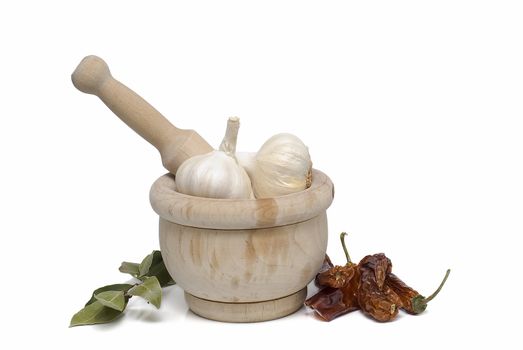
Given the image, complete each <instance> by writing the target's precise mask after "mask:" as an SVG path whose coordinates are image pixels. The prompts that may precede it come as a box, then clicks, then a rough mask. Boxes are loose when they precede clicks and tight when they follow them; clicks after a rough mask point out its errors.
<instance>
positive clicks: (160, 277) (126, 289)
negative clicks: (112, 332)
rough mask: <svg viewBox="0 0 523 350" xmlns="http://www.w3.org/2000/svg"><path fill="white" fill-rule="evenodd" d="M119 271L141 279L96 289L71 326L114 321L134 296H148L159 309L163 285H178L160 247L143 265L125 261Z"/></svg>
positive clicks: (74, 316) (150, 301)
mask: <svg viewBox="0 0 523 350" xmlns="http://www.w3.org/2000/svg"><path fill="white" fill-rule="evenodd" d="M119 270H120V272H122V273H127V274H130V275H131V276H133V277H134V278H136V279H138V280H140V282H139V283H135V284H128V283H123V284H110V285H107V286H103V287H100V288H97V289H95V290H94V291H93V293H92V295H91V298H90V299H89V301H88V302H87V303H86V304H85V306H84V308H83V309H81V310H80V311H78V312H77V313H76V314H74V315H73V317H72V318H71V322H70V324H69V327H75V326H83V325H92V324H100V323H108V322H111V321H113V320H115V319H116V318H118V317H119V316H120V315H122V313H123V312H124V310H125V307H126V306H127V303H128V302H129V299H131V298H132V297H133V296H137V297H141V298H144V299H145V300H147V302H148V303H150V304H153V305H154V306H155V307H156V308H158V309H159V308H160V306H161V303H162V287H166V286H169V285H173V284H175V282H174V280H173V279H172V278H171V276H170V275H169V272H168V271H167V268H166V267H165V264H164V262H163V259H162V254H161V253H160V251H158V250H154V251H153V252H152V253H151V254H149V255H147V256H146V257H145V258H144V259H143V260H142V262H141V263H139V264H138V263H132V262H127V261H124V262H122V264H121V265H120V268H119Z"/></svg>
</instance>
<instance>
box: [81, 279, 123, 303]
mask: <svg viewBox="0 0 523 350" xmlns="http://www.w3.org/2000/svg"><path fill="white" fill-rule="evenodd" d="M132 287H133V285H132V284H110V285H108V286H103V287H100V288H98V289H95V291H94V292H93V295H92V296H91V299H89V301H88V302H87V303H86V304H85V306H87V305H89V304H92V303H94V302H95V301H96V298H95V295H96V294H99V293H102V292H107V291H123V292H127V291H128V290H129V289H131V288H132Z"/></svg>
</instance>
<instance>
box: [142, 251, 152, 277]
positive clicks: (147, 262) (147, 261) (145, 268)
mask: <svg viewBox="0 0 523 350" xmlns="http://www.w3.org/2000/svg"><path fill="white" fill-rule="evenodd" d="M153 255H154V252H153V253H151V254H149V255H147V256H146V257H145V258H144V259H143V260H142V262H141V263H140V265H139V266H138V271H139V274H138V276H139V277H142V276H145V275H146V274H147V272H149V269H150V268H151V265H152V263H153Z"/></svg>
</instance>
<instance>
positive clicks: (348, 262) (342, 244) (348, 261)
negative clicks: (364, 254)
mask: <svg viewBox="0 0 523 350" xmlns="http://www.w3.org/2000/svg"><path fill="white" fill-rule="evenodd" d="M345 236H347V232H342V233H341V234H340V240H341V246H342V247H343V252H344V253H345V258H346V259H347V264H352V260H351V259H350V256H349V251H348V250H347V246H346V245H345Z"/></svg>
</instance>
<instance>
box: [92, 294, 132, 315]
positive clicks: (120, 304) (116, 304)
mask: <svg viewBox="0 0 523 350" xmlns="http://www.w3.org/2000/svg"><path fill="white" fill-rule="evenodd" d="M94 297H95V298H96V300H98V301H99V302H100V303H101V304H102V305H103V306H107V307H110V308H111V309H115V310H118V311H123V309H125V296H124V292H123V291H116V290H108V291H106V292H101V293H98V294H95V295H94Z"/></svg>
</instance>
